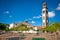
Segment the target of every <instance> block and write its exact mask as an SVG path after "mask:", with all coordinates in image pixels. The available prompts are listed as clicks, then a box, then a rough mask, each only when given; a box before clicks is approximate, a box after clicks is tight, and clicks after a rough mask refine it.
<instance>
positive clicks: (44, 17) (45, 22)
mask: <svg viewBox="0 0 60 40" xmlns="http://www.w3.org/2000/svg"><path fill="white" fill-rule="evenodd" d="M42 26H43V27H46V26H48V8H47V4H46V2H44V3H43V8H42Z"/></svg>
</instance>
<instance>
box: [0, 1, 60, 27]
mask: <svg viewBox="0 0 60 40" xmlns="http://www.w3.org/2000/svg"><path fill="white" fill-rule="evenodd" d="M43 2H46V3H47V7H48V14H49V17H48V18H49V19H48V20H49V23H52V22H60V0H0V23H7V24H11V23H13V22H16V23H18V22H24V21H25V20H26V19H27V20H28V21H29V23H30V24H32V25H33V26H41V25H42V17H41V16H42V4H43Z"/></svg>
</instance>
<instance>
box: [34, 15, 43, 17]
mask: <svg viewBox="0 0 60 40" xmlns="http://www.w3.org/2000/svg"><path fill="white" fill-rule="evenodd" d="M41 17H42V16H41V15H38V16H34V17H33V18H41Z"/></svg>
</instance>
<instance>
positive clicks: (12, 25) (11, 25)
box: [9, 23, 17, 29]
mask: <svg viewBox="0 0 60 40" xmlns="http://www.w3.org/2000/svg"><path fill="white" fill-rule="evenodd" d="M16 26H17V24H16V23H11V24H10V25H9V29H11V28H13V27H16Z"/></svg>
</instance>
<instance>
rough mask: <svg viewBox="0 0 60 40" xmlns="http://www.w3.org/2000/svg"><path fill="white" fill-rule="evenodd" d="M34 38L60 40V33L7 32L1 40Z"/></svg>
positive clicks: (27, 39) (30, 39) (29, 39)
mask: <svg viewBox="0 0 60 40" xmlns="http://www.w3.org/2000/svg"><path fill="white" fill-rule="evenodd" d="M32 38H45V40H60V35H56V34H55V33H52V34H51V33H40V34H33V33H32V34H30V33H24V34H22V33H6V34H2V35H0V40H32Z"/></svg>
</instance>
